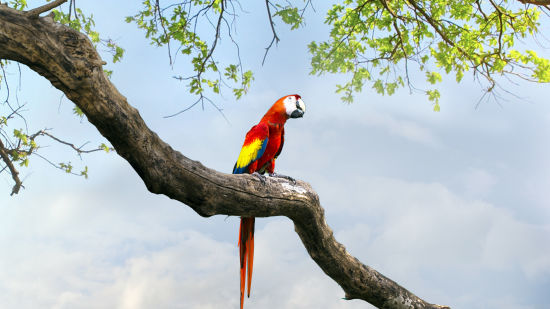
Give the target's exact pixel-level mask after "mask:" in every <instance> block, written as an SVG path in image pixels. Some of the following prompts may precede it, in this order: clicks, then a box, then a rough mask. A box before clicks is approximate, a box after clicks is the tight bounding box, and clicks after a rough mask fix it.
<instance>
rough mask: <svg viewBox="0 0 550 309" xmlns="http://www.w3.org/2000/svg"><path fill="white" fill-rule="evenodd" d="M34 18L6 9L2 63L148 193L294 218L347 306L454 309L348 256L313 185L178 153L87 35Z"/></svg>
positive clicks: (0, 11) (0, 26)
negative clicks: (67, 104)
mask: <svg viewBox="0 0 550 309" xmlns="http://www.w3.org/2000/svg"><path fill="white" fill-rule="evenodd" d="M33 15H35V14H32V15H31V14H27V13H25V12H20V11H16V10H13V9H11V8H8V7H7V6H6V5H0V59H8V60H13V61H17V62H19V63H22V64H25V65H27V66H28V67H29V68H31V69H32V70H34V71H36V72H38V73H39V74H40V75H42V76H44V77H45V78H46V79H48V80H49V81H50V82H51V83H52V85H54V86H55V87H56V88H58V89H59V90H61V91H62V92H63V93H64V94H65V95H66V96H67V98H69V99H70V100H71V101H72V102H74V103H75V104H76V105H77V106H78V107H79V108H80V109H82V111H83V112H84V114H85V115H86V117H87V118H88V120H89V121H90V123H91V124H92V125H94V126H95V127H96V128H97V129H98V130H99V132H100V133H101V134H102V135H103V136H104V137H105V138H107V139H108V140H109V142H110V143H111V144H112V145H113V146H114V148H115V149H116V152H117V153H118V154H119V155H120V156H121V157H123V158H124V159H125V160H127V161H128V162H129V163H130V165H131V166H132V167H133V168H134V170H135V171H136V172H137V173H138V174H139V176H140V177H141V178H142V179H143V182H144V183H145V185H146V186H147V189H148V190H149V191H151V192H152V193H156V194H164V195H166V196H168V197H170V198H172V199H175V200H178V201H181V202H182V203H184V204H186V205H188V206H189V207H191V208H192V209H193V210H195V211H196V212H197V213H198V214H199V215H201V216H203V217H209V216H213V215H231V216H246V217H251V216H254V217H269V216H286V217H288V218H290V219H291V220H292V221H293V222H294V226H295V230H296V233H298V235H299V236H300V238H301V240H302V242H303V244H304V246H305V248H306V249H307V251H308V253H309V255H310V256H311V258H312V259H313V260H314V261H315V262H316V263H317V264H318V265H319V267H321V269H322V270H323V271H324V272H325V273H326V274H327V275H328V276H330V277H331V278H332V279H333V280H334V281H336V282H337V283H338V284H339V285H340V286H341V287H342V289H343V290H344V291H345V297H346V298H347V299H362V300H365V301H367V302H369V303H371V304H373V305H374V306H376V307H379V308H448V307H446V306H439V305H433V304H429V303H427V302H425V301H424V300H422V299H420V298H418V297H417V296H415V295H414V294H412V293H411V292H409V291H408V290H406V289H405V288H403V287H401V286H399V285H398V284H397V283H395V282H394V281H392V280H391V279H389V278H387V277H385V276H383V275H382V274H380V273H379V272H377V271H376V270H374V269H372V268H370V267H369V266H366V265H364V264H362V263H361V262H359V260H357V259H356V258H354V257H352V256H351V255H350V254H348V252H347V251H346V249H345V248H344V246H343V245H342V244H340V243H338V242H337V241H336V239H335V238H334V236H333V233H332V230H331V229H330V227H329V226H328V225H327V223H326V222H325V217H324V210H323V208H322V207H321V205H320V202H319V197H318V195H317V193H315V192H314V191H313V189H312V188H311V186H310V185H309V184H307V183H305V182H303V181H297V184H296V185H292V184H291V183H289V182H288V181H287V180H283V179H271V178H268V180H267V183H266V184H265V185H264V184H262V183H261V182H260V181H259V180H258V179H257V178H256V177H254V176H250V175H231V174H224V173H220V172H218V171H215V170H212V169H209V168H208V167H205V166H203V165H202V164H201V163H200V162H198V161H193V160H191V159H189V158H187V157H185V156H184V155H182V154H181V153H180V152H178V151H176V150H174V149H172V147H170V145H168V144H166V143H165V142H164V141H162V140H161V139H160V138H159V136H158V135H157V134H156V133H155V132H153V131H151V130H150V129H149V128H148V127H147V125H146V124H145V122H144V121H143V119H142V118H141V116H140V115H139V112H138V111H137V110H136V109H135V108H134V107H132V106H130V105H129V104H128V102H127V101H126V98H125V97H124V96H123V95H122V94H120V93H119V92H118V90H117V89H116V88H115V86H114V85H113V84H112V83H111V82H110V81H109V79H108V78H107V77H106V76H105V74H104V73H103V69H102V65H103V64H104V62H103V61H102V60H101V58H100V57H99V55H98V54H97V52H96V50H95V49H94V47H93V45H92V43H91V42H90V40H89V39H88V38H87V37H86V36H85V35H84V34H81V33H79V32H76V31H74V30H72V29H70V28H68V27H66V26H63V25H60V24H58V23H55V22H54V21H53V19H52V18H51V16H47V17H36V16H33ZM403 258H406V257H403ZM235 297H237V296H235Z"/></svg>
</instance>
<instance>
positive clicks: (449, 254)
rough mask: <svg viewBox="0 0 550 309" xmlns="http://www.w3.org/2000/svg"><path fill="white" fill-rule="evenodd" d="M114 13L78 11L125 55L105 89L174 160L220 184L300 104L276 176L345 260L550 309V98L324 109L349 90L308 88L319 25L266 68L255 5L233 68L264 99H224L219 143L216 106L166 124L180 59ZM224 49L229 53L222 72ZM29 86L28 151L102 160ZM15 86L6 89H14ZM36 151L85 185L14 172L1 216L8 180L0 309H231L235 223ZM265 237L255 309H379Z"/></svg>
mask: <svg viewBox="0 0 550 309" xmlns="http://www.w3.org/2000/svg"><path fill="white" fill-rule="evenodd" d="M113 2H114V1H94V2H93V4H92V3H91V2H90V3H85V2H84V1H78V4H79V5H85V6H84V7H83V8H84V10H85V11H87V12H91V13H93V14H94V17H95V19H96V23H97V28H98V30H99V31H100V33H101V34H102V35H104V36H108V37H111V38H113V39H115V40H117V42H119V43H120V44H121V45H122V46H123V47H124V48H125V49H126V55H125V57H124V59H123V61H122V63H120V64H116V65H110V66H109V68H110V69H113V70H114V75H113V78H112V80H113V82H114V84H115V85H116V86H117V87H118V89H119V91H120V92H121V93H123V94H124V95H125V96H126V97H127V98H128V101H129V103H130V104H132V105H133V106H135V107H137V108H138V109H139V110H140V113H141V115H142V116H143V118H144V119H145V120H146V122H147V124H148V125H149V126H150V127H151V128H152V129H153V130H154V131H155V132H157V133H158V134H159V135H160V136H161V137H162V138H163V139H164V140H165V141H166V142H168V143H170V144H171V145H172V146H173V147H174V148H176V149H178V150H179V151H181V152H182V153H183V154H184V155H186V156H188V157H190V158H192V159H195V160H199V161H201V162H202V163H203V164H205V165H206V166H208V167H211V168H215V169H217V170H219V171H223V172H228V173H229V172H231V168H232V167H233V164H234V161H235V159H236V157H237V155H238V153H239V150H240V147H241V145H242V141H243V138H244V135H245V134H246V132H247V130H248V129H249V128H250V127H251V126H252V125H253V124H255V122H257V121H258V120H259V119H260V118H261V116H262V115H263V113H264V112H265V111H266V110H267V108H268V107H269V106H270V105H271V104H272V103H273V102H274V101H275V100H276V99H277V98H279V97H281V96H283V95H286V94H290V93H299V94H301V95H302V97H303V98H304V100H305V102H306V104H307V113H306V115H305V117H304V118H303V119H299V120H292V121H289V122H288V123H287V126H286V139H285V149H284V151H283V154H282V155H281V156H280V158H279V159H278V161H277V169H278V172H280V173H283V174H287V175H292V176H293V177H295V178H299V179H302V180H304V181H307V182H309V183H311V184H312V185H313V188H314V189H315V190H316V191H317V192H318V194H319V196H320V198H321V203H322V205H323V206H324V207H325V209H326V216H327V222H328V223H329V225H331V227H332V228H333V230H334V232H335V235H336V238H337V240H339V241H340V242H342V243H343V244H344V245H345V246H346V248H347V249H348V250H349V252H350V253H351V254H352V255H354V256H356V257H357V258H359V259H360V260H361V261H362V262H364V263H365V264H367V265H370V266H372V267H374V268H375V269H377V270H378V271H380V272H382V273H383V274H385V275H387V276H388V277H390V278H392V279H393V280H395V281H397V282H398V283H400V284H401V285H403V286H404V287H406V288H407V289H409V290H411V291H412V292H414V293H415V294H417V295H418V296H420V297H422V298H424V299H426V300H427V301H429V302H433V303H440V304H446V305H450V306H451V307H453V308H467V309H472V308H499V309H500V308H504V309H508V308H522V309H523V308H541V309H542V308H548V307H547V306H548V291H550V207H549V206H550V202H549V199H548V188H550V163H549V159H548V158H550V144H549V143H548V141H549V139H550V106H549V105H548V102H547V100H548V95H547V93H548V91H549V89H550V88H548V86H547V85H526V84H524V83H522V84H521V85H518V86H514V85H512V84H510V85H507V86H506V87H510V88H509V90H511V91H512V92H514V93H515V94H517V95H518V96H519V97H520V98H516V97H514V96H505V98H504V99H502V100H501V101H499V103H500V105H499V104H497V103H495V102H494V101H489V102H484V103H483V104H481V105H480V106H479V107H478V108H476V103H477V102H478V100H479V98H480V97H481V95H482V92H481V90H480V87H479V86H478V85H477V84H476V83H474V82H472V81H471V80H467V79H465V81H464V82H463V83H462V84H460V85H456V84H454V83H451V82H449V83H443V84H442V88H441V91H442V101H441V112H440V113H434V112H432V111H431V105H430V103H428V102H427V101H426V98H425V96H423V95H419V94H413V95H410V94H409V93H408V91H406V90H403V91H400V92H398V93H397V94H396V95H394V96H391V97H385V96H380V95H377V94H375V93H374V91H371V90H370V89H365V91H363V93H361V94H359V95H357V96H356V100H355V102H354V103H353V104H352V105H346V104H343V103H341V102H340V101H339V97H338V95H336V94H335V93H334V88H335V87H334V85H335V83H337V82H338V81H341V77H338V76H322V77H315V76H310V75H308V72H309V62H308V55H307V48H306V44H307V43H308V42H309V41H310V40H312V39H316V40H321V39H323V38H324V37H325V35H326V34H325V33H326V32H325V31H326V28H325V27H324V26H323V25H322V20H323V17H322V12H323V11H324V10H325V8H324V7H322V6H321V4H317V6H316V9H317V14H310V16H309V19H308V20H307V28H306V29H304V30H300V31H294V32H289V31H286V29H285V27H280V30H279V32H280V36H281V38H282V41H281V42H280V44H279V46H278V47H277V48H274V49H272V50H271V52H270V54H269V56H268V61H267V62H266V64H265V65H264V66H261V58H262V56H263V48H264V47H265V46H266V45H267V44H268V43H269V41H270V37H269V31H270V29H269V25H268V24H267V22H266V20H265V16H264V15H265V14H266V13H265V12H264V9H263V8H262V7H261V5H258V7H250V8H248V7H247V8H246V10H247V11H248V12H249V13H242V14H241V17H242V18H241V19H240V20H239V21H238V26H239V29H240V30H239V33H238V38H239V40H240V43H241V52H242V54H243V59H244V60H245V61H246V65H247V66H248V67H250V68H251V69H253V70H255V72H256V75H255V78H256V80H255V81H254V84H253V86H252V88H251V90H250V92H249V94H248V95H247V96H245V97H244V98H243V99H242V100H240V101H237V102H235V100H234V99H233V98H232V97H231V95H230V94H229V92H227V93H226V95H224V96H223V97H216V98H215V100H216V102H217V103H218V104H219V105H220V106H222V107H223V108H224V113H225V116H226V117H227V119H228V120H229V124H228V123H227V122H226V120H224V118H223V117H221V116H220V114H219V113H218V112H217V111H215V110H214V109H213V108H211V107H209V106H205V109H204V111H203V110H202V109H201V108H195V109H193V110H190V111H188V112H186V113H183V114H182V115H180V116H178V117H175V118H170V119H164V118H162V116H165V115H168V114H171V113H174V112H176V111H178V110H180V109H182V108H184V107H186V106H187V105H188V104H190V103H191V102H192V101H193V100H194V99H193V97H191V96H190V95H188V94H187V93H186V88H185V87H184V86H183V85H182V84H181V83H179V82H178V81H176V80H174V79H173V78H172V76H173V75H179V74H182V71H181V70H182V69H183V68H185V66H186V64H185V59H184V58H178V59H177V61H176V65H175V66H174V68H172V67H171V66H170V65H169V63H168V59H167V52H166V50H165V49H162V48H161V49H158V48H155V47H152V46H150V45H149V44H148V42H147V41H146V40H145V39H144V38H143V33H141V32H140V31H138V30H136V29H135V26H134V25H129V24H126V23H124V22H123V19H124V17H125V16H127V15H131V14H133V13H134V12H136V11H137V5H138V4H135V7H128V6H123V5H121V4H119V6H117V4H116V3H113ZM31 3H32V1H31ZM31 6H32V4H31ZM545 29H546V30H548V27H546V28H545ZM229 47H230V42H227V40H225V41H222V45H221V48H228V49H227V50H228V53H229V52H231V50H230V49H229ZM21 71H22V72H21V74H22V76H21V89H20V90H19V91H18V92H17V94H18V98H19V100H20V102H24V103H27V104H28V105H27V107H28V110H29V111H28V112H27V113H26V117H27V120H28V121H29V131H31V132H32V131H36V130H39V129H42V128H44V127H48V128H53V129H52V133H54V134H55V135H57V136H58V137H60V138H63V139H66V140H70V141H73V142H75V143H76V144H79V143H84V142H87V141H90V145H98V144H100V143H102V142H104V139H103V138H102V137H101V136H100V135H99V134H98V133H97V132H96V131H95V129H94V127H93V126H91V125H90V124H89V123H88V122H87V121H86V120H85V119H84V120H79V119H78V118H75V117H74V116H72V115H71V114H72V111H71V109H72V106H73V105H72V103H71V102H69V101H68V100H66V99H64V98H62V95H61V93H60V92H59V91H57V90H56V89H54V88H53V87H52V86H51V85H50V84H49V83H48V82H47V81H45V80H44V79H43V78H42V77H40V76H38V75H37V74H35V73H33V72H32V71H30V70H28V69H27V68H24V67H22V68H21ZM9 78H10V80H11V82H12V83H15V85H17V80H18V74H17V70H16V69H14V70H12V71H11V73H10V75H9ZM450 80H451V81H452V80H454V79H453V78H452V77H451V78H450ZM14 87H15V86H14ZM14 87H12V89H13V88H14ZM3 91H4V90H3V89H0V96H4V92H3ZM12 95H13V94H12ZM42 143H43V145H44V146H49V147H47V148H44V149H43V150H42V152H41V153H42V154H43V155H45V156H47V157H48V158H50V160H52V161H53V162H61V161H64V162H66V161H69V160H70V161H71V162H72V163H73V165H75V166H76V168H78V167H83V166H84V165H87V166H88V167H89V170H90V172H89V174H90V177H89V179H88V180H85V179H82V178H79V177H74V176H70V175H66V174H64V173H62V172H60V171H59V170H56V169H54V168H52V167H51V166H50V165H48V164H47V163H46V162H44V161H43V160H41V159H39V158H35V159H34V160H32V161H31V164H30V167H29V168H26V169H22V170H21V172H22V177H23V179H24V184H25V190H22V191H21V192H20V193H19V195H17V196H14V197H10V196H9V193H10V192H11V186H12V183H11V179H10V177H9V176H8V175H7V174H5V173H4V174H2V175H0V183H1V185H0V248H2V249H1V250H0V307H1V308H237V307H238V302H239V297H238V296H239V292H238V289H239V288H238V285H239V284H238V257H237V247H236V244H237V232H238V224H239V219H238V218H234V217H229V218H228V217H224V216H216V217H212V218H208V219H205V218H202V217H200V216H198V215H197V214H195V213H194V212H193V211H192V210H190V209H189V208H188V207H187V206H185V205H183V204H181V203H179V202H175V201H172V200H170V199H168V198H166V197H164V196H157V195H154V194H151V193H148V192H147V190H146V188H145V186H144V185H143V183H142V182H141V180H140V179H139V177H138V176H137V175H136V174H135V173H134V172H133V170H132V169H131V167H130V165H129V164H128V163H126V162H125V161H123V160H122V159H120V158H119V157H118V156H117V155H116V154H113V153H111V154H104V153H96V154H92V155H87V156H84V157H83V158H82V160H81V159H79V158H78V157H75V156H74V154H72V153H71V152H70V151H69V150H68V149H65V148H63V147H62V146H61V145H58V144H56V143H54V142H51V141H48V140H43V142H42ZM256 222H257V227H256V230H257V232H256V249H255V252H256V257H255V263H254V264H255V265H254V266H255V267H254V269H255V273H254V279H253V287H252V297H251V298H250V299H248V300H246V303H245V306H246V308H370V307H371V306H369V305H366V304H365V303H364V302H361V301H356V300H355V301H346V300H343V299H342V297H343V296H344V293H343V291H342V290H341V289H340V288H339V286H338V285H336V284H335V283H334V282H333V281H332V280H331V279H330V278H328V277H327V276H325V275H324V273H323V272H322V271H321V270H320V268H319V267H318V266H317V265H316V264H315V263H314V262H313V261H312V260H311V259H310V258H309V256H308V255H307V253H306V251H305V249H304V247H303V246H302V244H301V242H300V240H299V238H298V236H297V235H296V234H295V233H294V230H293V226H292V223H291V221H290V220H288V219H287V218H280V217H276V218H266V219H259V220H257V221H256Z"/></svg>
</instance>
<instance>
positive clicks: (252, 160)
mask: <svg viewBox="0 0 550 309" xmlns="http://www.w3.org/2000/svg"><path fill="white" fill-rule="evenodd" d="M305 112H306V106H305V104H304V101H303V100H302V97H301V96H300V95H297V94H291V95H287V96H284V97H282V98H280V99H278V100H277V101H276V102H275V103H274V104H273V105H272V106H271V108H270V109H269V110H268V111H267V112H266V113H265V115H264V116H263V117H262V119H261V120H260V122H259V123H258V124H257V125H255V126H253V127H252V128H251V129H250V130H249V131H248V133H246V137H245V139H244V143H243V146H242V148H241V152H240V153H239V157H238V158H237V162H236V163H235V166H234V167H233V174H254V175H255V176H257V177H258V178H259V179H260V181H261V182H262V183H265V176H264V175H263V174H265V173H266V172H267V173H268V175H269V176H271V177H279V178H285V179H288V180H290V181H292V182H293V183H296V181H295V180H294V179H293V178H292V177H289V176H286V175H282V174H277V173H275V159H277V157H278V156H279V155H280V154H281V150H282V149H283V145H284V141H285V128H284V125H285V123H286V121H287V120H288V119H290V118H301V117H303V116H304V113H305ZM238 247H239V258H240V278H241V281H240V283H241V286H240V291H241V294H240V298H241V309H243V301H244V292H245V277H246V279H247V281H248V282H246V283H247V284H246V285H247V286H248V293H247V297H250V283H251V281H252V267H253V263H254V217H241V224H240V228H239V242H238Z"/></svg>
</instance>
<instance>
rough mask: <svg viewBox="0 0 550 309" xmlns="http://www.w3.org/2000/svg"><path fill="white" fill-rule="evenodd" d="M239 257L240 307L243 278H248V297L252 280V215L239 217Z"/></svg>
mask: <svg viewBox="0 0 550 309" xmlns="http://www.w3.org/2000/svg"><path fill="white" fill-rule="evenodd" d="M239 257H240V262H241V263H240V264H241V265H240V266H241V269H240V275H241V309H242V308H243V301H244V291H245V282H246V281H245V280H246V279H248V293H247V295H248V297H250V283H251V282H252V266H253V263H254V217H250V218H241V226H240V229H239ZM247 271H248V274H247ZM246 277H248V278H246Z"/></svg>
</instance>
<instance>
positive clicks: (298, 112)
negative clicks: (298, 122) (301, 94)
mask: <svg viewBox="0 0 550 309" xmlns="http://www.w3.org/2000/svg"><path fill="white" fill-rule="evenodd" d="M303 116H304V112H303V111H302V110H299V109H297V110H294V111H293V112H292V114H290V118H301V117H303Z"/></svg>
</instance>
